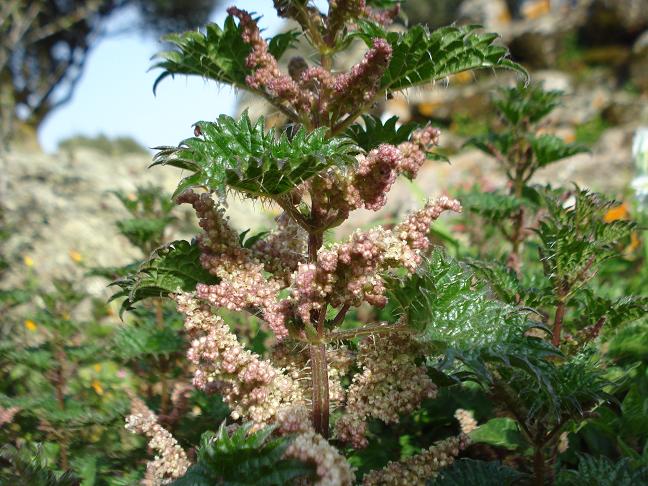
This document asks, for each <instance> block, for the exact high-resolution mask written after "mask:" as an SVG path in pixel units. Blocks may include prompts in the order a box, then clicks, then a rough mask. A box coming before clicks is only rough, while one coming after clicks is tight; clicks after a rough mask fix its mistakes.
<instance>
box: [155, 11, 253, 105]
mask: <svg viewBox="0 0 648 486" xmlns="http://www.w3.org/2000/svg"><path fill="white" fill-rule="evenodd" d="M241 34H242V29H241V27H240V26H238V25H236V22H235V21H234V18H233V17H232V16H231V15H230V16H228V17H227V19H225V23H224V25H223V27H222V28H221V27H219V26H218V25H216V24H208V25H207V27H206V28H205V32H204V33H202V32H196V31H190V32H185V33H182V34H170V35H167V36H165V37H164V40H165V41H166V42H168V43H170V44H173V45H174V47H175V49H174V50H171V51H164V52H160V53H158V54H157V55H156V56H155V57H156V58H158V59H161V60H160V61H159V62H157V63H156V64H154V65H153V66H152V67H151V69H156V68H160V69H162V70H163V71H162V73H161V74H160V75H159V76H158V77H157V79H156V80H155V82H154V84H153V93H155V91H156V89H157V87H158V85H159V84H160V82H161V81H162V80H163V79H165V78H167V77H168V76H175V75H176V74H185V75H197V76H201V77H204V78H208V79H213V80H215V81H218V82H221V83H227V84H231V85H234V86H237V87H241V88H245V87H246V84H245V77H246V76H247V75H248V74H249V73H250V69H249V68H248V67H247V66H246V64H245V59H246V57H247V56H248V54H249V53H250V51H251V47H250V46H249V45H248V44H246V43H245V42H244V41H243V38H242V36H241Z"/></svg>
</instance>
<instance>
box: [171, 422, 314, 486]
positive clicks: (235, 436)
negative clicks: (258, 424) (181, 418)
mask: <svg viewBox="0 0 648 486" xmlns="http://www.w3.org/2000/svg"><path fill="white" fill-rule="evenodd" d="M251 426H252V424H251V423H246V424H243V425H241V426H240V427H238V428H237V429H236V430H235V431H234V432H232V433H230V432H228V431H227V428H226V427H225V422H223V423H222V424H221V426H220V428H219V429H218V432H217V433H214V432H205V433H204V434H203V435H202V438H201V440H200V447H199V448H198V462H197V464H196V465H194V466H192V467H191V468H189V470H188V471H187V473H186V474H185V476H184V477H182V478H180V479H177V480H176V481H174V482H173V483H172V485H173V486H196V485H205V486H207V485H212V484H222V485H227V486H247V485H250V486H252V485H260V486H281V485H284V484H290V483H291V482H292V481H293V480H294V479H295V478H298V477H302V476H309V475H310V474H312V468H311V467H310V466H308V465H306V464H304V463H301V462H299V461H296V460H292V459H284V458H283V454H284V452H285V451H286V448H287V447H288V445H289V444H290V439H289V438H287V437H280V438H271V434H272V431H273V428H272V427H266V428H265V429H261V430H259V431H256V432H250V429H251Z"/></svg>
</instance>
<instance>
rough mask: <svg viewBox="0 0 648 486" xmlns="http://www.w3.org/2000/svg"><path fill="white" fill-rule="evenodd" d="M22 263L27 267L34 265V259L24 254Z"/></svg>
mask: <svg viewBox="0 0 648 486" xmlns="http://www.w3.org/2000/svg"><path fill="white" fill-rule="evenodd" d="M23 263H24V264H25V265H26V266H28V267H33V266H34V259H33V258H32V257H30V256H29V255H25V256H24V257H23Z"/></svg>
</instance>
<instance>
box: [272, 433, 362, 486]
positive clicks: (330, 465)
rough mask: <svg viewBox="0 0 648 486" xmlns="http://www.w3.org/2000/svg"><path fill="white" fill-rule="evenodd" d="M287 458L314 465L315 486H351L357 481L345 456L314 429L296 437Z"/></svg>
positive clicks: (287, 452)
mask: <svg viewBox="0 0 648 486" xmlns="http://www.w3.org/2000/svg"><path fill="white" fill-rule="evenodd" d="M285 457H288V458H292V459H297V460H299V461H301V462H306V463H312V464H314V465H315V473H316V474H317V480H316V481H315V482H314V483H313V485H314V486H351V485H352V484H353V482H354V480H355V475H354V474H353V470H352V469H351V466H350V465H349V463H348V462H347V460H346V459H345V458H344V456H343V455H341V454H340V453H339V452H338V450H337V449H336V448H335V447H333V446H332V445H331V444H329V442H328V441H327V440H326V439H325V438H324V437H322V436H321V435H319V434H317V433H315V431H314V430H312V429H311V430H308V431H306V432H303V433H301V434H299V435H298V436H297V437H295V439H294V440H293V441H292V443H291V444H290V445H289V446H288V449H286V453H285Z"/></svg>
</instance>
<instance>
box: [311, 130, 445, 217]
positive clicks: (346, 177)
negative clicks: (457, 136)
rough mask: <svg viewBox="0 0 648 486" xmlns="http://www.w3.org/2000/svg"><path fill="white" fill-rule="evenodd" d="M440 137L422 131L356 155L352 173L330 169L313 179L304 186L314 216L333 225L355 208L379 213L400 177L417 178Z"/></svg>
mask: <svg viewBox="0 0 648 486" xmlns="http://www.w3.org/2000/svg"><path fill="white" fill-rule="evenodd" d="M439 134H440V132H439V130H438V129H437V128H433V127H431V126H427V127H425V128H421V129H419V130H416V131H415V132H414V133H413V134H412V137H411V139H410V140H409V141H407V142H403V143H401V144H399V145H398V146H394V145H389V144H382V145H380V146H378V147H377V148H375V149H373V150H371V151H370V152H369V153H368V154H367V155H366V156H362V155H360V156H358V167H357V168H355V169H354V170H351V171H349V172H347V173H344V172H342V171H340V170H335V169H333V170H331V171H329V172H328V173H326V174H322V175H320V176H318V177H316V178H313V179H312V180H311V181H309V182H308V186H307V187H308V188H309V189H310V192H311V194H312V197H313V214H314V215H315V216H316V217H317V218H318V220H319V221H325V222H329V223H330V224H331V225H332V226H335V224H336V222H341V221H344V220H345V219H346V218H348V216H349V213H350V212H351V211H353V210H355V209H359V208H366V209H369V210H372V211H378V210H379V209H381V208H382V207H383V206H384V205H385V203H386V202H387V193H388V192H389V190H390V188H391V186H392V185H393V183H394V181H395V180H396V177H397V176H398V175H399V174H404V175H405V176H407V177H408V178H410V179H411V178H414V177H416V175H417V173H418V171H419V170H420V168H421V166H422V165H423V163H424V162H425V160H426V157H427V153H428V152H430V150H431V149H432V148H433V147H434V146H436V145H438V143H439Z"/></svg>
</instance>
